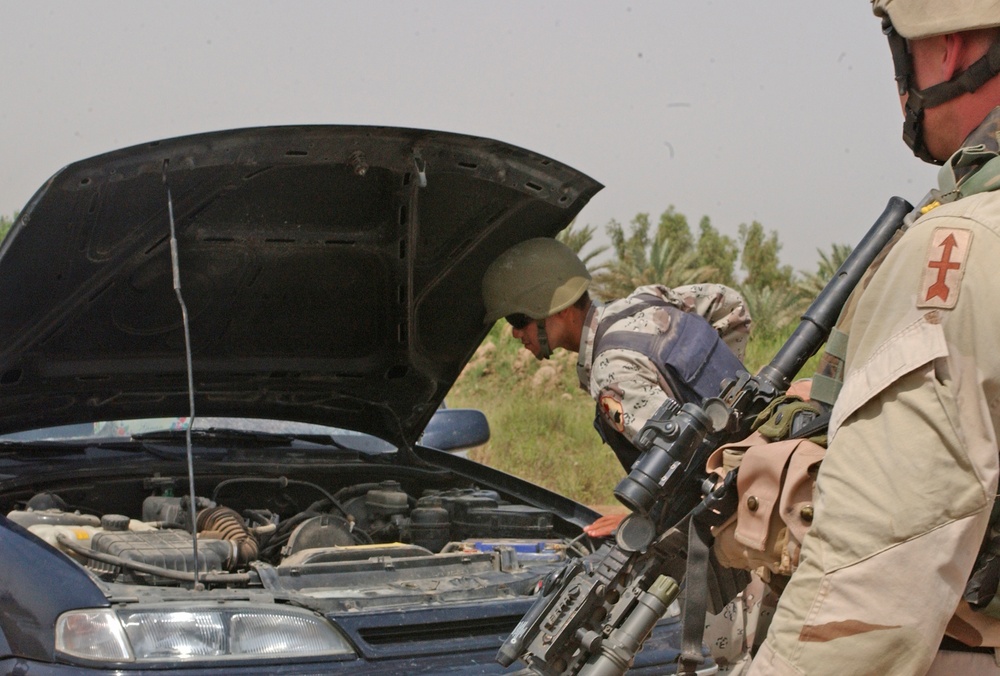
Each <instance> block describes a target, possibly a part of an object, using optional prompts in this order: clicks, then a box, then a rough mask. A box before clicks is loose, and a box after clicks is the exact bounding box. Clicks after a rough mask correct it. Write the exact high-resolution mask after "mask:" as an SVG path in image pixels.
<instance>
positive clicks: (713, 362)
mask: <svg viewBox="0 0 1000 676" xmlns="http://www.w3.org/2000/svg"><path fill="white" fill-rule="evenodd" d="M636 298H637V299H640V302H638V303H634V304H633V305H630V306H629V307H627V308H625V309H624V310H621V311H620V312H616V313H613V314H610V315H607V316H605V317H602V318H601V321H600V322H599V323H598V325H597V329H596V331H595V332H594V358H593V362H594V363H596V362H597V358H598V355H600V354H601V353H602V352H605V351H606V350H615V349H620V350H631V351H633V352H638V353H639V354H642V355H644V356H646V357H647V358H649V360H650V361H651V362H653V364H654V365H655V366H656V369H657V371H658V372H659V374H660V376H661V377H662V378H663V380H664V382H665V383H666V385H667V387H668V388H669V390H670V392H669V393H670V394H672V395H673V396H674V397H676V398H677V400H678V401H677V403H678V404H684V403H687V402H693V403H696V404H700V403H701V402H702V400H703V399H706V398H708V397H714V396H718V394H719V391H720V389H721V387H720V385H721V383H722V381H723V380H724V379H726V378H733V377H735V376H736V374H737V373H739V372H740V371H744V370H746V368H745V367H744V366H743V364H742V362H740V360H739V359H738V358H737V357H736V355H734V354H733V352H732V350H730V349H729V346H728V345H726V344H725V342H723V340H722V338H721V337H720V336H719V333H718V331H716V330H715V328H714V327H713V326H712V325H711V324H709V323H708V321H707V320H706V319H705V318H704V317H702V316H701V315H698V314H694V313H691V312H685V311H683V310H681V309H680V308H677V307H675V306H674V305H671V304H670V303H668V302H667V301H665V300H663V299H662V298H659V297H657V296H654V295H652V294H639V295H637V296H636ZM649 308H658V309H659V308H662V309H663V310H665V311H666V312H667V314H668V315H669V316H670V330H669V331H667V332H664V333H656V334H651V333H638V332H635V331H625V330H616V331H611V330H609V329H610V328H611V327H612V326H613V325H614V324H615V323H617V322H618V321H620V320H622V319H625V318H626V317H631V316H633V315H636V314H638V313H639V312H642V311H643V310H646V309H649ZM594 427H595V428H596V429H597V431H598V433H599V434H600V435H601V438H602V439H603V440H604V442H605V443H606V444H608V445H609V446H611V448H612V450H614V452H615V455H616V456H617V457H618V461H619V462H621V464H622V466H623V467H624V468H625V470H626V471H628V470H629V468H631V467H632V465H633V464H634V463H635V461H636V460H637V459H638V458H639V455H640V452H639V449H637V448H636V447H635V446H634V445H633V444H632V442H631V440H630V439H628V438H627V437H626V436H625V435H624V434H622V433H621V432H619V431H618V430H616V429H614V427H612V426H611V425H610V424H609V423H608V421H607V420H606V419H605V417H604V416H603V415H601V408H600V404H598V406H597V409H596V412H595V417H594Z"/></svg>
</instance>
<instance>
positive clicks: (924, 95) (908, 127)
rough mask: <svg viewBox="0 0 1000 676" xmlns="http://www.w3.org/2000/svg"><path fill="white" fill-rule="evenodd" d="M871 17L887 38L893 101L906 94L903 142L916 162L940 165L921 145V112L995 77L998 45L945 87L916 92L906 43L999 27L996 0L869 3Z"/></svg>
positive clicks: (999, 3)
mask: <svg viewBox="0 0 1000 676" xmlns="http://www.w3.org/2000/svg"><path fill="white" fill-rule="evenodd" d="M872 11H874V12H875V15H876V16H880V17H882V30H883V32H884V33H885V34H886V36H887V37H888V38H889V48H890V49H891V50H892V61H893V64H894V66H895V69H896V83H897V85H898V87H899V95H900V96H902V95H903V94H908V96H907V100H906V119H905V121H904V122H903V140H904V141H905V142H906V145H908V146H910V148H911V149H912V150H913V153H914V154H915V155H916V156H917V157H919V158H920V159H922V160H924V161H925V162H931V163H933V164H941V163H942V162H941V160H940V159H938V158H935V157H933V156H932V155H931V154H930V151H929V150H928V149H927V146H926V145H925V143H924V139H923V129H922V126H923V115H924V110H925V109H927V108H934V107H935V106H939V105H941V104H942V103H945V102H947V101H950V100H951V99H953V98H955V97H957V96H961V95H962V94H965V93H968V92H974V91H976V90H977V89H979V87H981V86H982V85H983V84H985V83H986V82H987V81H988V80H990V79H992V78H993V77H995V76H996V75H997V73H1000V41H997V42H996V43H994V44H993V46H992V47H991V48H990V49H989V51H988V52H987V53H986V54H985V55H984V56H983V57H982V58H981V59H979V60H978V61H977V62H976V63H974V64H972V65H971V66H969V67H968V68H967V69H966V70H964V71H963V72H961V73H959V74H958V75H956V76H955V77H954V78H952V79H951V80H949V81H948V82H942V83H940V84H936V85H933V86H931V87H928V88H927V89H917V86H916V83H915V82H914V77H913V61H912V58H911V57H910V53H909V49H908V48H907V45H906V41H907V40H919V39H921V38H929V37H933V36H935V35H947V34H949V33H961V32H963V31H971V30H978V29H981V28H993V27H996V26H1000V0H872Z"/></svg>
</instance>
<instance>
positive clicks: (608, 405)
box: [597, 389, 625, 433]
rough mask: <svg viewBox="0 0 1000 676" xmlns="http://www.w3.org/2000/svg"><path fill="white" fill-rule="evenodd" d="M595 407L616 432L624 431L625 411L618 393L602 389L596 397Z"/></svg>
mask: <svg viewBox="0 0 1000 676" xmlns="http://www.w3.org/2000/svg"><path fill="white" fill-rule="evenodd" d="M597 407H598V408H599V409H600V411H601V415H603V416H604V419H605V420H607V421H608V424H609V425H611V426H612V427H613V428H614V429H615V431H616V432H619V433H620V432H624V431H625V411H624V410H623V409H622V397H621V395H620V394H619V393H617V392H615V391H614V390H609V389H605V390H603V391H602V392H601V396H600V397H599V398H598V399H597Z"/></svg>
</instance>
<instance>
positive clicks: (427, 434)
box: [420, 408, 490, 451]
mask: <svg viewBox="0 0 1000 676" xmlns="http://www.w3.org/2000/svg"><path fill="white" fill-rule="evenodd" d="M489 440H490V423H489V422H488V421H487V420H486V416H485V415H484V414H483V412H482V411H477V410H476V409H474V408H439V409H438V410H437V411H436V412H435V413H434V416H433V417H432V418H431V419H430V422H428V423H427V427H426V428H424V433H423V435H422V436H421V437H420V443H421V444H423V445H424V446H430V447H431V448H436V449H438V450H440V451H458V450H462V449H464V448H472V447H473V446H481V445H482V444H485V443H486V442H487V441H489Z"/></svg>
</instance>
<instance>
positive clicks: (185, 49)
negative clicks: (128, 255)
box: [0, 0, 935, 270]
mask: <svg viewBox="0 0 1000 676" xmlns="http://www.w3.org/2000/svg"><path fill="white" fill-rule="evenodd" d="M0 82H2V83H3V85H4V87H3V89H4V92H5V102H4V105H3V106H2V107H0V129H2V130H3V132H2V133H0V157H2V158H3V162H2V165H0V214H10V213H12V212H13V211H15V210H17V209H20V208H21V207H22V206H23V205H24V203H25V202H27V200H28V199H29V198H30V196H31V194H32V193H33V192H34V191H35V190H36V189H37V188H38V187H39V186H40V185H41V184H42V183H43V182H44V181H45V180H46V179H47V178H48V177H49V176H50V175H52V174H53V173H54V172H55V171H57V170H58V169H59V168H60V167H62V166H64V165H65V164H68V163H69V162H72V161H74V160H77V159H81V158H83V157H88V156H91V155H95V154H98V153H101V152H104V151H108V150H112V149H115V148H119V147H123V146H127V145H132V144H136V143H142V142H146V141H150V140H154V139H158V138H165V137H170V136H177V135H182V134H188V133H194V132H200V131H208V130H215V129H226V128H234V127H246V126H257V125H267V124H299V123H310V124H311V123H346V124H378V125H393V126H405V127H422V128H430V129H442V130H447V131H455V132H463V133H469V134H475V135H479V136H487V137H491V138H496V139H500V140H503V141H507V142H510V143H513V144H515V145H519V146H523V147H526V148H530V149H532V150H535V151H538V152H541V153H544V154H546V155H549V156H551V157H553V158H555V159H558V160H560V161H562V162H565V163H567V164H570V165H571V166H574V167H575V168H577V169H579V170H581V171H583V172H585V173H587V174H589V175H591V176H593V177H594V178H596V179H597V180H599V181H601V182H602V183H604V184H605V185H606V186H607V187H606V188H605V190H604V191H602V193H600V194H599V195H598V196H597V197H595V198H594V200H593V201H592V202H591V203H590V205H588V206H587V207H586V208H585V209H584V211H583V212H582V213H581V215H580V218H579V221H580V222H581V223H583V224H590V225H595V226H597V228H598V231H599V233H601V234H602V236H603V233H604V225H605V224H606V223H607V222H608V220H609V219H611V218H615V219H618V220H621V221H628V220H629V219H631V218H632V217H633V216H634V215H635V214H636V213H637V212H640V211H646V212H650V213H652V214H653V215H654V217H655V216H656V215H658V214H659V213H660V212H661V211H663V210H664V209H666V208H667V207H668V206H669V205H674V206H675V207H676V209H677V210H678V211H680V212H681V213H684V214H685V215H687V216H688V218H689V220H690V221H691V222H692V226H693V227H696V226H697V223H698V221H699V220H700V218H701V217H702V216H705V215H707V216H709V217H710V218H711V219H712V222H713V224H714V225H715V226H716V227H717V228H718V229H719V230H720V231H722V232H724V233H726V234H729V235H732V236H735V234H736V231H737V227H738V225H739V224H740V223H744V222H749V221H751V220H758V221H760V222H761V223H762V224H763V225H764V227H765V228H766V229H767V230H776V231H777V232H778V233H779V237H780V239H781V241H782V242H783V244H784V249H783V250H782V253H781V256H782V259H783V261H784V262H786V263H790V264H792V265H793V267H795V268H796V269H806V270H812V269H813V268H814V267H815V263H816V260H817V254H816V250H817V249H818V248H820V249H823V250H828V249H829V246H830V245H831V244H832V243H851V244H853V243H854V242H856V241H857V239H858V238H859V237H860V236H861V235H862V234H863V233H864V232H865V230H867V228H868V226H869V225H870V224H871V222H872V221H873V220H874V219H875V218H876V217H877V215H878V214H879V213H880V212H881V210H882V208H883V207H884V206H885V203H886V201H887V200H888V198H889V197H890V196H892V195H901V196H903V197H905V198H907V199H909V200H910V201H915V200H917V199H919V198H920V197H921V196H922V195H923V194H924V193H926V191H927V189H928V188H929V187H930V186H931V185H932V182H933V179H934V176H935V168H934V167H930V166H929V165H925V164H923V163H921V162H919V161H918V160H916V159H915V158H913V157H912V155H911V154H910V152H909V150H908V149H907V148H906V147H905V146H904V145H903V143H902V141H901V140H900V133H901V122H902V119H901V115H900V112H899V104H898V100H897V97H896V95H895V91H894V86H893V82H892V66H891V63H890V59H889V54H888V49H887V47H886V43H885V38H884V37H883V36H882V34H881V31H880V30H879V23H878V21H877V20H876V19H875V18H874V17H872V15H871V11H870V8H869V3H868V2H866V1H865V0H851V1H850V2H846V1H843V0H838V1H837V2H824V3H812V2H802V1H801V0H799V1H797V2H792V1H790V0H755V1H754V2H752V3H751V2H734V1H733V0H727V1H725V2H723V1H711V0H703V1H701V2H676V1H675V0H658V1H650V2H645V1H633V2H618V1H616V0H601V1H597V0H578V1H575V2H570V1H568V0H566V1H546V2H525V1H519V0H513V1H505V2H495V3H486V2H473V1H471V0H469V1H461V2H459V1H451V0H448V1H446V0H422V1H421V2H379V1H376V0H369V1H365V2H360V1H359V2H346V1H345V2H337V1H323V2H320V1H316V2H304V1H295V0H284V1H282V2H263V1H257V0H249V1H240V2H235V1H226V0H216V1H199V2H194V1H189V0H171V1H170V2H154V1H145V2H117V1H116V2H112V1H100V0H96V1H92V2H86V3H81V2H68V1H59V2H56V1H49V0H33V1H32V2H21V1H15V0H0Z"/></svg>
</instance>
